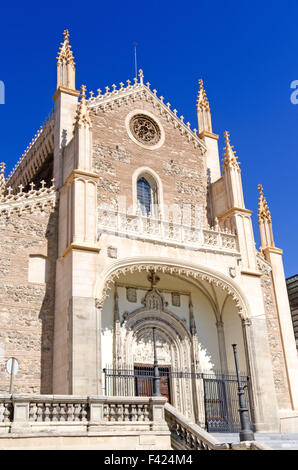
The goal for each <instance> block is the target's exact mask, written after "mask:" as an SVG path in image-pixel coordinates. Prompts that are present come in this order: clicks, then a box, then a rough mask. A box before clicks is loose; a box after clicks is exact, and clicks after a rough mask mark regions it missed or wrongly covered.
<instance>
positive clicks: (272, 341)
mask: <svg viewBox="0 0 298 470" xmlns="http://www.w3.org/2000/svg"><path fill="white" fill-rule="evenodd" d="M262 271H263V275H262V277H261V288H262V292H263V300H264V305H265V312H266V322H267V329H268V339H269V348H270V352H271V360H272V369H273V378H274V385H275V390H276V397H277V402H278V405H279V408H280V409H290V408H291V401H290V395H289V388H288V381H287V375H286V364H285V359H284V352H283V347H282V340H281V336H280V326H279V320H278V314H277V306H276V302H275V298H274V293H273V286H272V279H271V273H270V272H268V271H267V270H266V269H262Z"/></svg>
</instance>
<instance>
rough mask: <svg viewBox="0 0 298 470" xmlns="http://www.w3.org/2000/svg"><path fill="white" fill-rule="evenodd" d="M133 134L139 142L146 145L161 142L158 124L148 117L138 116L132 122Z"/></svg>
mask: <svg viewBox="0 0 298 470" xmlns="http://www.w3.org/2000/svg"><path fill="white" fill-rule="evenodd" d="M129 127H130V130H131V133H132V134H133V136H134V137H135V139H137V140H138V141H139V142H141V143H142V144H145V145H155V144H157V142H159V140H160V137H161V133H160V129H159V126H158V124H157V123H156V122H155V121H154V120H153V119H151V118H150V117H148V116H145V115H143V114H136V115H135V116H134V117H133V118H132V119H131V121H130V123H129Z"/></svg>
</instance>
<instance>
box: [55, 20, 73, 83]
mask: <svg viewBox="0 0 298 470" xmlns="http://www.w3.org/2000/svg"><path fill="white" fill-rule="evenodd" d="M63 36H64V40H63V42H61V47H60V48H59V52H58V56H57V88H59V87H60V86H63V87H66V88H70V89H75V62H74V57H73V54H72V50H71V46H70V44H69V31H68V29H65V30H64V31H63Z"/></svg>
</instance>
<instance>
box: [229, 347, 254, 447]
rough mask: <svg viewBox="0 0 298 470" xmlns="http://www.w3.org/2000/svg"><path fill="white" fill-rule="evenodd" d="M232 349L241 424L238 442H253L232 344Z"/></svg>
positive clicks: (235, 354) (235, 350)
mask: <svg viewBox="0 0 298 470" xmlns="http://www.w3.org/2000/svg"><path fill="white" fill-rule="evenodd" d="M232 348H233V352H234V359H235V367H236V374H237V382H238V398H239V414H240V423H241V429H240V433H239V438H240V441H254V440H255V436H254V433H253V431H252V430H251V427H250V422H249V416H248V409H247V407H246V403H245V396H244V389H243V387H242V385H241V379H240V372H239V365H238V355H237V344H232Z"/></svg>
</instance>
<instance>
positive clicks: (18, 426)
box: [11, 395, 30, 433]
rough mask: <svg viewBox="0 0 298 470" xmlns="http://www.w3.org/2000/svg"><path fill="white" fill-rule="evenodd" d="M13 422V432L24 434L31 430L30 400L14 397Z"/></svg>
mask: <svg viewBox="0 0 298 470" xmlns="http://www.w3.org/2000/svg"><path fill="white" fill-rule="evenodd" d="M12 404H13V421H12V423H11V432H17V433H24V432H27V431H28V429H29V428H30V423H29V398H28V397H22V396H19V397H18V396H14V395H12Z"/></svg>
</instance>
